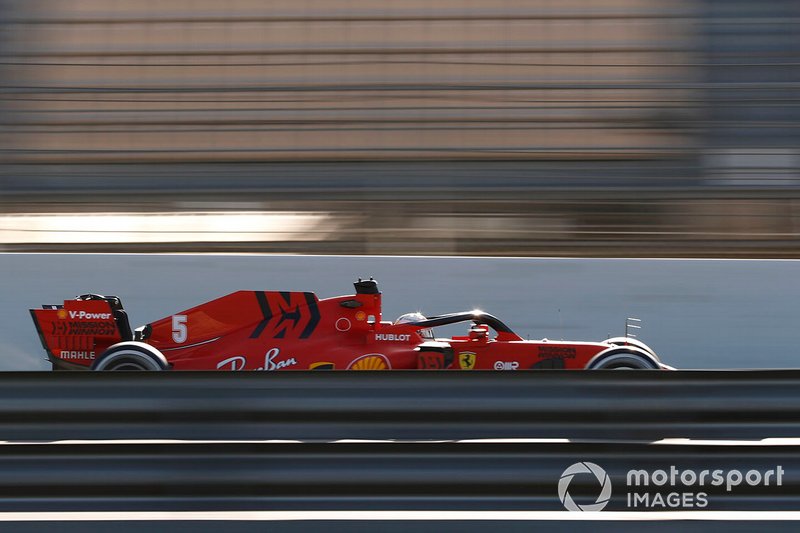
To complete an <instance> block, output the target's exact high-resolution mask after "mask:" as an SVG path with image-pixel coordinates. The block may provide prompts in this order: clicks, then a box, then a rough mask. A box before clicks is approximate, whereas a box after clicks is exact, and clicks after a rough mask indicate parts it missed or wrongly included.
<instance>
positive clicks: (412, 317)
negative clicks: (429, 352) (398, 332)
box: [394, 312, 433, 339]
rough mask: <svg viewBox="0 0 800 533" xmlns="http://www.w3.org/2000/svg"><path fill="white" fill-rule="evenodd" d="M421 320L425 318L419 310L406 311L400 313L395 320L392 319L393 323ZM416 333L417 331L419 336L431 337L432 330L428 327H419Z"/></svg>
mask: <svg viewBox="0 0 800 533" xmlns="http://www.w3.org/2000/svg"><path fill="white" fill-rule="evenodd" d="M423 320H427V319H426V318H425V315H423V314H422V313H420V312H416V313H406V314H404V315H400V316H399V317H398V318H397V320H395V321H394V324H395V325H397V324H409V323H413V322H421V321H423ZM417 333H419V335H420V337H422V338H423V339H433V330H432V329H430V328H425V329H420V330H419V331H417Z"/></svg>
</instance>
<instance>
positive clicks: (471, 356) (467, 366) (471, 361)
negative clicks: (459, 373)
mask: <svg viewBox="0 0 800 533" xmlns="http://www.w3.org/2000/svg"><path fill="white" fill-rule="evenodd" d="M458 368H460V369H461V370H472V369H473V368H475V352H459V353H458Z"/></svg>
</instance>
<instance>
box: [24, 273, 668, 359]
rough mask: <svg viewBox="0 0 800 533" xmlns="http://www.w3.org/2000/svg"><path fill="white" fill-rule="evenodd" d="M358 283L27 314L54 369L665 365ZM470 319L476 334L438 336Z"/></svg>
mask: <svg viewBox="0 0 800 533" xmlns="http://www.w3.org/2000/svg"><path fill="white" fill-rule="evenodd" d="M355 289H356V294H355V295H352V296H339V297H335V298H326V299H324V300H319V299H318V298H317V296H316V295H315V294H313V293H310V292H277V291H274V292H273V291H266V292H260V291H239V292H234V293H232V294H228V295H227V296H223V297H221V298H218V299H216V300H212V301H210V302H208V303H204V304H202V305H199V306H197V307H193V308H191V309H187V310H186V311H181V312H179V313H177V314H174V315H172V316H168V317H166V318H162V319H161V320H157V321H155V322H153V323H151V324H147V325H145V326H143V327H140V328H137V329H136V330H134V331H131V327H130V325H129V323H128V317H127V315H126V313H125V311H124V309H123V308H122V304H121V303H120V300H119V298H117V297H116V296H101V295H97V294H85V295H83V296H79V297H77V298H75V299H73V300H67V301H65V302H64V305H45V306H43V307H42V309H32V310H31V315H32V316H33V321H34V323H35V324H36V329H37V331H38V332H39V337H40V338H41V341H42V345H43V346H44V349H45V351H46V352H47V356H48V358H49V359H50V361H51V362H52V363H53V369H54V370H88V369H91V370H264V371H273V370H409V369H454V370H528V369H592V370H594V369H660V368H669V367H666V366H664V365H662V364H661V363H660V361H659V359H658V357H657V356H656V355H655V353H654V352H653V351H652V350H651V349H650V348H648V347H647V346H646V345H644V344H643V343H641V342H639V341H637V340H636V339H632V338H628V337H619V338H614V339H608V340H605V341H603V342H573V341H548V340H537V341H527V340H523V339H522V338H520V336H519V335H517V334H515V333H514V332H513V331H511V329H509V327H508V326H506V325H505V324H504V323H503V322H501V321H500V320H498V319H497V318H496V317H494V316H492V315H489V314H486V313H483V312H481V311H467V312H462V313H452V314H447V315H441V316H435V317H429V318H426V317H424V316H422V315H421V314H419V313H409V314H406V315H403V316H401V317H400V318H399V319H397V320H396V321H394V322H384V321H382V320H381V293H380V292H379V291H378V285H377V283H376V282H375V281H374V280H372V279H370V280H366V281H362V280H359V281H358V282H356V283H355ZM457 322H469V323H471V327H470V330H469V335H467V336H463V337H453V338H436V337H434V335H433V329H432V328H435V327H437V326H444V325H448V324H454V323H457Z"/></svg>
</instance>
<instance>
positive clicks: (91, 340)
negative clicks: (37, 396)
mask: <svg viewBox="0 0 800 533" xmlns="http://www.w3.org/2000/svg"><path fill="white" fill-rule="evenodd" d="M30 312H31V318H33V323H34V325H35V326H36V331H37V332H38V334H39V340H40V341H41V343H42V347H43V348H44V350H45V352H47V357H48V359H49V360H50V361H51V362H52V363H53V364H54V365H55V366H62V367H69V366H73V365H77V366H83V367H88V366H91V364H92V362H94V359H95V357H96V356H97V355H99V354H101V353H102V352H103V351H104V350H105V349H106V348H108V347H109V346H111V345H112V344H116V343H117V342H120V341H123V340H132V339H133V333H132V332H131V327H130V323H129V322H128V315H127V313H125V310H124V309H123V308H122V303H121V302H120V300H119V298H117V297H116V296H102V295H99V294H84V295H81V296H78V297H76V298H75V299H72V300H65V301H64V304H63V305H43V306H42V308H41V309H31V310H30Z"/></svg>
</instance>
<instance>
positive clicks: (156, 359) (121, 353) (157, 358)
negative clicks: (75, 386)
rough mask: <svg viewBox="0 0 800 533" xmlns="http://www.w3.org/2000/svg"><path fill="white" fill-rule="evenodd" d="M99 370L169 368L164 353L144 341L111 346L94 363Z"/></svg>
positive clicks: (143, 370) (141, 370)
mask: <svg viewBox="0 0 800 533" xmlns="http://www.w3.org/2000/svg"><path fill="white" fill-rule="evenodd" d="M92 370H97V371H111V372H116V371H139V372H147V371H160V370H169V363H168V362H167V359H166V358H165V357H164V355H163V354H162V353H161V352H159V351H158V350H156V349H155V348H153V347H152V346H150V345H149V344H145V343H143V342H121V343H119V344H115V345H113V346H111V347H110V348H109V349H108V350H106V351H105V352H104V353H103V354H102V355H101V356H100V357H98V358H97V360H96V361H95V362H94V363H93V364H92Z"/></svg>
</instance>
